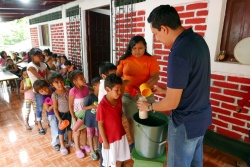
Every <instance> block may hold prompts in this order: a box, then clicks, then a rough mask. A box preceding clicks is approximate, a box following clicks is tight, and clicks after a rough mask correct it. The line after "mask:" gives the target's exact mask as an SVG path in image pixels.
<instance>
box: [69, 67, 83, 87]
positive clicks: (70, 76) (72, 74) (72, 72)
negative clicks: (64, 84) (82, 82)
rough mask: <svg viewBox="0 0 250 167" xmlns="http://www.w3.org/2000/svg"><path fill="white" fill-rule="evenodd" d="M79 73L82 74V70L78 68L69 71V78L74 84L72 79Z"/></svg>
mask: <svg viewBox="0 0 250 167" xmlns="http://www.w3.org/2000/svg"><path fill="white" fill-rule="evenodd" d="M79 75H83V73H82V71H80V70H74V71H71V72H70V75H69V79H70V82H71V84H74V82H73V81H74V80H75V79H76V78H77V77H78V76H79Z"/></svg>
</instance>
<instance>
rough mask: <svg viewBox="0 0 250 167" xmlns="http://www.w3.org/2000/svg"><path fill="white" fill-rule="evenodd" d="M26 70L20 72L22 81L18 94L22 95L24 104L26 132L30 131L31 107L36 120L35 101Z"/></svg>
mask: <svg viewBox="0 0 250 167" xmlns="http://www.w3.org/2000/svg"><path fill="white" fill-rule="evenodd" d="M26 70H27V68H26V67H24V68H23V69H22V70H21V76H22V78H23V80H22V81H21V84H20V92H21V93H24V102H25V127H26V130H31V129H32V128H31V127H30V125H29V115H30V109H31V105H32V107H33V111H34V115H35V116H34V118H35V120H36V113H35V111H36V100H35V93H34V92H33V91H32V89H31V88H32V87H31V85H30V83H29V82H30V80H29V76H28V74H27V71H26Z"/></svg>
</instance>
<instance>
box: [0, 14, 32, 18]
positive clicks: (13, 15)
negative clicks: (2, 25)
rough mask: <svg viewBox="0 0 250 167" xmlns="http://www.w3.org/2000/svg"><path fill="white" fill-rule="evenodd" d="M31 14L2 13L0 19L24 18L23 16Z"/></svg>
mask: <svg viewBox="0 0 250 167" xmlns="http://www.w3.org/2000/svg"><path fill="white" fill-rule="evenodd" d="M29 15H31V14H28V13H11V14H10V13H4V14H0V17H1V18H3V17H19V16H21V17H25V16H29Z"/></svg>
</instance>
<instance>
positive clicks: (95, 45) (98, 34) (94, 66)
mask: <svg viewBox="0 0 250 167" xmlns="http://www.w3.org/2000/svg"><path fill="white" fill-rule="evenodd" d="M86 31H87V59H88V61H87V62H88V76H89V81H91V80H92V78H94V77H97V76H99V66H100V64H101V63H102V62H104V61H108V62H110V53H111V51H110V16H109V15H107V14H102V13H97V12H93V11H86Z"/></svg>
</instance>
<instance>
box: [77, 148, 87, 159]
mask: <svg viewBox="0 0 250 167" xmlns="http://www.w3.org/2000/svg"><path fill="white" fill-rule="evenodd" d="M76 156H77V158H83V157H85V154H84V153H83V152H82V150H78V151H76Z"/></svg>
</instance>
